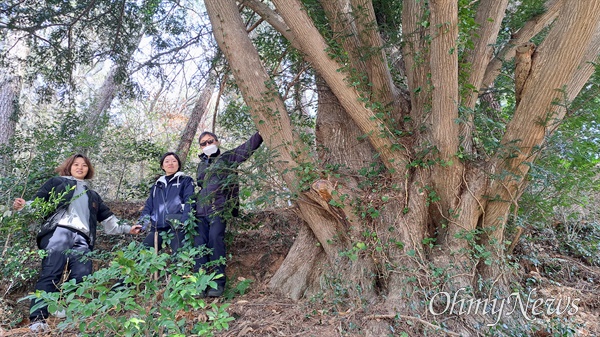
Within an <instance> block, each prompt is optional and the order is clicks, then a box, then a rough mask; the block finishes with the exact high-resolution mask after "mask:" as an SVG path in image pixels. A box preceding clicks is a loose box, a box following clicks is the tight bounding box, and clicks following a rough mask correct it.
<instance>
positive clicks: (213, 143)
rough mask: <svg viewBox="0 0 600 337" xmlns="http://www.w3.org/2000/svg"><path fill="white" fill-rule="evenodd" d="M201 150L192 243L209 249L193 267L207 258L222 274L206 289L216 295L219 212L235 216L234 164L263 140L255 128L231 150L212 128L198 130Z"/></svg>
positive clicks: (221, 235) (221, 249) (221, 285)
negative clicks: (225, 148) (220, 146)
mask: <svg viewBox="0 0 600 337" xmlns="http://www.w3.org/2000/svg"><path fill="white" fill-rule="evenodd" d="M198 141H199V143H200V148H201V149H202V154H200V156H199V157H200V163H199V164H198V171H197V180H196V184H197V185H198V187H199V188H200V191H199V192H198V193H197V198H196V219H197V222H198V227H197V230H198V236H197V237H195V238H194V245H195V246H196V247H202V246H205V247H206V248H208V249H210V250H211V252H209V254H208V255H204V256H202V257H200V258H199V259H198V260H197V261H196V266H195V269H196V270H199V269H200V268H201V267H203V266H204V265H206V264H207V263H209V262H211V264H212V265H213V266H212V267H211V268H212V269H213V270H215V271H216V272H217V274H220V275H222V276H221V277H220V278H217V279H215V282H216V283H217V288H216V289H209V290H208V291H207V293H206V295H207V296H209V297H219V296H221V295H222V294H223V291H224V289H225V283H226V277H225V262H224V259H225V227H226V222H225V220H226V218H227V217H224V216H223V215H231V216H237V213H238V207H239V185H238V183H237V171H236V169H237V167H238V166H239V165H240V164H241V163H243V162H244V161H246V160H247V159H248V158H250V156H251V155H252V153H254V151H256V149H258V148H259V147H260V145H261V144H262V142H263V139H262V137H261V136H260V134H259V133H258V132H257V133H255V134H254V135H252V136H251V137H250V139H248V140H247V141H246V142H245V143H244V144H242V145H240V146H238V147H236V148H235V149H233V150H229V151H225V152H221V149H220V148H219V139H218V138H217V135H215V134H214V133H212V132H202V133H201V134H200V137H198Z"/></svg>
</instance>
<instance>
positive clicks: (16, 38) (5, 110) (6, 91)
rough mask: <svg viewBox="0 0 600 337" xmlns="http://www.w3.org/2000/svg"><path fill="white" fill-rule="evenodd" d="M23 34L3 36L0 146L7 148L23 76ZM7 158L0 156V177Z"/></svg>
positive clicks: (24, 49) (13, 125)
mask: <svg viewBox="0 0 600 337" xmlns="http://www.w3.org/2000/svg"><path fill="white" fill-rule="evenodd" d="M22 38H23V34H20V33H18V32H10V33H7V34H5V35H4V36H3V44H4V46H5V54H4V57H3V64H2V66H0V146H8V145H9V144H10V140H11V138H12V137H13V136H14V134H15V126H16V124H17V120H18V113H19V95H20V94H21V87H22V83H23V76H24V74H23V73H24V69H23V68H24V64H23V60H24V59H25V57H26V56H27V47H26V46H25V43H24V42H23V39H22ZM8 162H9V158H7V157H5V154H4V153H2V154H0V175H4V174H6V172H5V170H6V169H8Z"/></svg>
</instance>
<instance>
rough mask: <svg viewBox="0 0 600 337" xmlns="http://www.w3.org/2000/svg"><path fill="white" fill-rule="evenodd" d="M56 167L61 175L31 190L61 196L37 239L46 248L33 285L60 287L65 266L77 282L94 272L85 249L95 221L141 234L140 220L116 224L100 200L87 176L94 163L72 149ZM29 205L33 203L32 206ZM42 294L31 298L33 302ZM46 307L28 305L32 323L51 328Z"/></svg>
mask: <svg viewBox="0 0 600 337" xmlns="http://www.w3.org/2000/svg"><path fill="white" fill-rule="evenodd" d="M56 172H57V173H58V174H59V175H60V176H59V177H53V178H51V179H50V180H48V181H46V183H44V185H42V187H40V189H39V190H38V191H37V193H36V194H35V195H34V199H42V200H44V201H46V202H48V201H51V200H55V199H54V198H59V197H60V199H59V202H58V205H57V206H56V209H55V210H54V211H53V212H51V213H50V214H49V215H48V216H47V217H46V218H45V219H44V223H43V224H42V227H41V230H40V232H39V234H38V235H37V238H36V241H37V245H38V247H39V248H40V249H43V250H45V251H46V256H45V257H44V258H43V259H42V272H41V274H40V278H39V279H38V281H37V284H36V286H35V289H36V290H43V291H46V292H56V291H58V287H57V285H58V284H60V281H61V279H62V275H63V271H64V269H65V267H67V268H68V270H69V271H68V279H69V280H71V279H75V281H76V282H81V281H82V280H83V277H84V276H87V275H90V274H91V273H92V267H93V266H92V260H91V259H89V258H87V255H88V254H89V253H90V252H91V251H92V250H93V249H94V244H95V242H96V226H97V224H98V222H101V224H102V226H103V228H104V231H105V232H106V233H107V234H125V233H130V234H139V233H140V229H141V226H138V225H136V226H129V225H122V224H119V220H118V219H117V218H116V217H115V215H114V214H113V213H112V212H111V211H110V209H109V208H108V206H106V204H104V202H103V201H102V198H101V197H100V195H98V193H97V192H95V191H93V190H91V189H90V188H89V187H88V185H87V183H86V179H91V178H92V177H93V176H94V168H93V167H92V164H91V162H90V160H89V158H87V157H86V156H84V155H81V154H76V155H73V156H71V157H69V158H67V159H66V160H65V161H64V162H63V163H62V164H61V165H60V166H59V167H58V168H56ZM29 205H31V201H25V199H22V198H16V199H15V200H14V202H13V208H14V209H15V210H17V211H20V210H22V209H23V208H24V207H25V206H29ZM30 207H31V206H30ZM39 301H40V300H38V299H33V300H32V301H31V308H33V307H34V306H36V305H37V303H38V302H39ZM48 316H49V312H48V307H47V306H43V307H41V308H38V309H36V310H34V311H31V313H30V316H29V319H30V321H31V325H30V329H31V331H33V332H36V333H37V332H41V331H45V330H48V329H49V326H48V325H47V324H46V318H48Z"/></svg>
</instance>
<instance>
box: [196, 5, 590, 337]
mask: <svg viewBox="0 0 600 337" xmlns="http://www.w3.org/2000/svg"><path fill="white" fill-rule="evenodd" d="M242 2H243V3H244V4H247V5H248V6H249V7H251V8H253V9H254V10H255V11H256V12H257V13H258V14H260V15H261V16H262V19H264V20H265V21H267V22H269V23H270V24H271V25H272V26H273V27H274V28H275V29H276V30H278V31H279V32H281V34H282V35H283V36H284V37H286V38H288V39H289V40H290V42H291V45H292V46H293V47H294V48H297V49H299V50H300V51H301V52H302V54H303V56H304V57H305V60H306V61H308V62H310V63H311V65H312V66H313V67H314V70H315V72H316V73H317V76H316V77H317V82H316V88H317V89H318V93H319V107H318V111H317V119H316V120H317V125H316V140H317V144H316V145H317V147H316V151H317V153H318V160H314V159H312V158H311V157H310V156H309V155H308V152H307V151H306V150H305V149H304V148H302V147H298V144H299V138H298V137H297V136H296V135H295V133H294V132H293V130H292V127H291V125H290V122H289V118H288V115H287V113H285V104H284V102H283V100H282V99H281V97H280V96H279V95H277V93H276V90H273V89H272V88H270V87H269V85H273V84H274V83H275V81H272V80H271V79H270V77H269V75H268V73H267V71H266V70H265V68H264V66H263V65H262V63H261V61H260V58H259V55H258V52H257V51H256V48H254V46H253V45H252V41H251V40H250V38H249V37H248V34H247V32H246V29H245V27H244V24H243V22H242V20H241V17H240V14H239V12H238V8H237V7H236V4H235V1H233V0H206V1H205V3H206V7H207V11H208V13H209V16H210V18H211V23H212V25H213V30H214V34H215V38H216V40H217V42H218V43H219V46H220V48H221V50H222V51H223V53H224V54H225V57H226V58H227V60H228V62H229V65H230V67H231V69H233V76H234V77H235V80H236V82H237V84H238V86H239V88H240V90H241V91H242V94H243V96H244V99H245V101H246V103H247V104H248V105H249V107H250V108H251V111H252V114H253V117H254V120H255V122H256V126H257V128H258V129H259V131H260V132H261V134H262V135H263V137H264V138H265V141H266V144H267V146H269V147H270V148H271V149H274V150H276V151H277V152H278V158H279V159H280V161H278V162H277V169H278V171H279V172H280V173H281V175H282V176H283V178H284V180H285V182H286V183H287V184H288V186H289V187H290V189H291V190H292V192H293V193H295V195H296V196H297V205H298V214H299V216H301V217H302V218H303V219H304V220H305V224H306V226H305V227H303V228H301V229H300V231H299V235H298V238H297V240H296V241H295V243H294V245H293V247H292V249H291V250H290V252H289V254H288V256H287V257H286V259H285V261H284V262H283V264H282V266H281V268H280V269H279V270H278V271H277V272H276V274H275V275H274V276H273V278H272V279H271V282H270V286H271V287H272V288H273V289H275V290H278V291H281V292H282V293H284V294H286V295H288V296H290V297H292V298H295V299H298V298H301V297H302V296H306V295H310V294H314V293H315V292H317V291H324V292H325V293H329V294H332V293H335V291H334V288H335V289H345V290H346V291H347V292H346V294H345V295H343V296H347V298H346V299H347V301H346V304H347V305H349V306H353V305H356V306H359V304H360V303H364V301H367V302H378V303H380V304H381V306H380V307H379V308H381V310H382V311H384V313H385V314H390V315H392V317H393V315H394V313H398V312H402V313H407V314H410V313H414V315H415V316H417V315H418V316H419V317H423V316H426V315H427V310H426V303H427V302H428V300H429V299H430V296H431V293H428V292H431V291H448V292H453V291H457V290H458V289H468V290H469V291H470V292H471V293H470V295H471V296H474V295H475V293H476V292H477V291H489V290H491V289H490V288H493V287H498V289H500V290H503V289H506V288H505V286H506V285H507V284H508V283H507V282H504V280H502V279H501V276H502V275H504V274H503V273H502V268H503V267H504V266H505V259H504V249H505V247H504V244H505V240H504V236H503V234H504V229H505V226H506V221H507V219H508V214H509V212H510V209H511V206H513V205H515V204H516V202H517V200H518V198H519V196H520V193H521V191H522V189H523V187H524V182H525V179H524V177H525V175H526V174H527V169H528V167H529V166H528V162H529V161H531V160H533V159H534V158H535V155H536V149H537V148H539V146H540V145H541V144H542V143H543V140H544V137H545V136H546V135H547V134H549V133H550V132H551V131H552V130H550V129H548V128H547V125H545V124H544V123H541V122H542V121H546V120H548V119H547V117H549V116H551V117H553V118H556V119H557V120H560V119H562V118H563V117H564V111H563V110H561V108H560V107H555V106H554V105H553V104H552V102H553V101H554V100H555V99H556V98H559V91H558V89H564V93H565V94H566V95H565V96H566V97H568V98H569V99H571V98H572V97H574V95H576V93H577V92H579V90H580V89H581V86H583V83H585V79H587V78H589V76H590V75H591V71H592V68H591V67H590V65H589V64H587V63H586V62H588V61H591V60H594V59H595V58H596V57H597V55H598V50H599V48H600V47H598V40H599V39H600V33H599V31H598V28H597V26H598V20H597V19H596V17H595V15H594V14H592V13H597V11H598V10H599V9H600V8H598V7H599V6H600V1H589V2H585V3H584V2H577V3H576V4H575V3H570V2H569V3H568V2H562V4H567V3H568V4H567V5H564V6H563V7H561V8H560V9H559V10H558V12H560V17H559V18H558V20H557V21H556V22H555V23H554V25H553V26H552V29H551V30H550V32H549V35H548V37H547V38H546V39H545V40H544V42H543V43H542V44H541V45H540V47H539V48H537V50H536V51H535V53H534V54H533V59H532V64H531V71H530V72H528V73H527V76H526V78H525V79H524V81H522V86H521V85H519V87H522V90H521V91H520V92H521V96H522V99H521V100H520V102H519V104H518V105H517V107H516V111H515V112H514V117H513V118H512V120H511V121H510V122H509V123H508V125H507V129H506V133H505V134H504V136H503V139H502V145H503V146H504V147H503V148H502V149H501V150H499V151H497V153H494V154H493V155H494V156H493V157H492V158H488V157H486V158H483V157H477V156H476V154H477V150H476V149H475V148H474V146H473V134H472V133H471V132H472V131H473V127H474V124H473V122H474V120H473V119H468V120H467V121H466V123H465V125H462V126H461V125H459V123H458V120H459V117H460V116H459V113H458V111H459V104H461V103H463V104H466V105H467V108H468V109H473V108H474V107H475V105H476V102H477V100H478V99H479V97H478V95H479V91H478V90H475V91H473V90H472V88H473V87H472V86H475V87H476V88H478V87H484V86H486V85H489V83H491V82H490V79H489V78H488V76H491V75H490V74H491V73H493V72H494V71H495V70H494V69H495V68H493V66H491V64H492V63H493V62H494V60H495V59H492V58H491V51H492V48H491V47H490V45H491V44H492V43H493V42H494V41H495V40H496V37H497V36H498V30H499V29H500V21H501V20H502V18H503V14H502V13H503V12H504V11H505V9H506V6H507V2H506V1H498V2H494V1H480V2H478V5H479V7H478V14H477V17H476V20H477V22H478V23H479V24H480V25H481V30H480V31H478V32H477V33H478V38H476V39H475V40H476V41H475V44H474V48H473V50H469V51H468V52H470V53H471V54H468V55H466V59H467V60H470V62H469V64H468V70H469V71H471V72H472V73H468V76H467V79H468V81H469V82H468V85H471V86H469V88H471V90H472V91H471V92H467V93H465V91H462V92H461V87H460V84H461V80H460V77H459V74H461V70H462V71H465V70H464V69H460V67H461V64H460V63H459V59H458V51H457V50H458V49H459V48H460V46H459V45H458V44H457V41H458V39H459V35H458V22H459V21H458V8H457V3H456V2H455V1H449V0H434V1H430V2H423V1H418V0H408V1H403V2H402V4H403V8H402V35H403V45H402V53H403V61H404V63H405V64H406V78H405V79H404V80H405V81H406V85H407V87H408V92H410V104H408V102H405V101H403V100H402V99H401V98H400V97H399V96H398V95H397V92H399V90H398V88H395V87H394V86H393V85H392V84H391V82H390V72H389V71H390V70H389V69H388V68H387V62H386V60H385V54H383V53H381V54H380V52H381V49H379V48H380V47H381V46H382V45H383V44H382V42H381V39H380V38H379V36H378V34H377V33H378V31H377V30H376V29H372V28H370V27H374V26H376V22H375V15H374V12H373V7H372V5H371V3H370V2H368V1H362V0H332V1H324V2H322V8H323V10H324V13H326V16H327V18H328V19H329V21H330V22H329V25H330V27H332V28H331V29H332V30H333V31H334V32H336V33H338V35H335V34H333V35H332V36H333V37H332V40H335V43H336V48H337V47H340V46H342V48H344V50H345V52H346V53H345V54H343V55H344V57H347V58H344V57H340V59H343V60H344V62H346V63H345V64H340V63H338V62H339V60H338V59H336V58H335V57H331V56H330V54H328V48H329V47H330V46H328V45H327V43H326V39H325V38H324V37H323V36H321V35H320V33H319V30H318V29H317V28H316V26H315V24H314V23H313V21H311V18H310V17H309V14H308V13H307V11H306V10H305V8H303V7H302V5H301V3H300V1H298V0H274V1H273V4H274V6H275V10H273V9H270V8H268V7H267V6H264V4H263V3H261V2H258V1H255V0H244V1H242ZM556 3H561V2H560V1H558V0H557V1H551V2H549V4H548V8H549V10H548V13H547V14H546V15H545V16H543V18H544V20H543V21H544V22H543V23H539V24H538V25H536V26H533V25H528V24H526V25H525V27H524V29H527V30H528V31H531V32H539V30H540V29H541V28H540V27H544V26H547V24H548V22H549V21H551V20H552V19H553V18H555V17H556V13H555V12H554V5H555V4H556ZM358 9H360V10H358ZM425 21H426V22H427V23H428V24H427V25H425V24H424V22H425ZM523 34H524V35H527V34H529V33H526V32H525V31H524V32H523ZM578 46H579V47H578ZM581 46H585V48H581ZM370 48H372V49H370ZM363 50H374V51H375V52H373V53H372V54H370V57H361V56H363V55H361V54H360V52H358V51H363ZM513 51H514V50H513ZM509 54H510V51H509V50H508V49H505V55H509ZM558 68H560V69H558ZM346 69H351V71H345V70H346ZM350 72H355V73H352V74H349V73H350ZM356 74H360V75H361V76H363V75H364V76H363V77H362V78H364V79H365V82H359V83H357V82H356V77H352V75H356ZM486 74H487V75H486ZM491 81H493V79H492V80H491ZM267 83H268V84H269V85H267ZM350 83H352V85H349V84H350ZM564 85H568V87H567V88H564V87H563V86H564ZM462 89H464V88H462ZM459 93H461V94H459ZM380 104H381V105H380ZM386 104H390V106H388V107H387V108H386V109H384V110H385V111H382V110H381V108H380V107H381V106H382V105H384V106H385V105H386ZM409 108H410V111H407V109H409ZM390 112H391V113H390ZM398 116H405V117H409V118H407V119H406V120H403V121H401V122H399V121H398V120H396V119H395V118H397V117H398ZM461 136H462V138H461ZM361 139H364V141H361ZM461 144H462V145H463V147H461ZM461 151H465V152H464V153H466V154H467V156H463V157H459V156H458V154H459V153H460V152H461ZM470 155H472V156H473V157H469V156H470ZM335 167H341V168H343V169H341V170H332V168H335ZM482 248H483V249H486V251H485V252H484V251H481V249H482ZM497 281H499V283H495V282H497ZM482 284H483V285H486V284H487V285H488V286H489V288H487V289H482V288H480V287H479V286H480V285H482ZM330 287H331V288H330ZM490 293H493V292H490ZM508 294H509V293H504V295H505V296H506V295H508ZM467 295H469V294H467ZM337 296H340V295H339V294H337ZM361 301H362V302H361ZM474 319H478V318H474ZM380 328H381V326H379V325H378V324H375V327H374V330H373V331H383V330H381V329H380Z"/></svg>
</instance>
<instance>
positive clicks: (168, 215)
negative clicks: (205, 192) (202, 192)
mask: <svg viewBox="0 0 600 337" xmlns="http://www.w3.org/2000/svg"><path fill="white" fill-rule="evenodd" d="M193 195H194V180H193V179H192V178H191V177H189V176H186V175H185V174H184V173H183V172H176V173H175V174H174V175H173V176H172V177H171V178H169V179H168V180H167V176H161V177H160V178H158V180H157V181H156V183H154V185H152V187H151V188H150V196H149V197H148V199H146V204H145V205H144V209H143V210H142V213H141V216H140V220H139V222H141V223H142V225H144V226H147V225H151V226H152V228H158V229H167V228H171V223H170V220H172V219H177V220H179V221H180V222H181V223H184V222H185V221H186V220H187V219H188V217H189V213H190V210H191V209H192V208H191V205H190V203H189V201H190V199H191V197H192V196H193Z"/></svg>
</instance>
